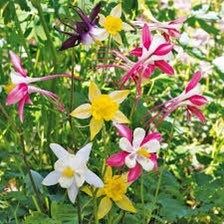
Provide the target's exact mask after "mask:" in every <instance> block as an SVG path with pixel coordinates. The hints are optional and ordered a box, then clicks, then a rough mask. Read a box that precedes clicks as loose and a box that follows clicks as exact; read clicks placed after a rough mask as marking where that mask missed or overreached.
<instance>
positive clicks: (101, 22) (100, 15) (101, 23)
mask: <svg viewBox="0 0 224 224" xmlns="http://www.w3.org/2000/svg"><path fill="white" fill-rule="evenodd" d="M105 19H106V17H105V16H104V15H103V14H99V24H100V26H104V23H105Z"/></svg>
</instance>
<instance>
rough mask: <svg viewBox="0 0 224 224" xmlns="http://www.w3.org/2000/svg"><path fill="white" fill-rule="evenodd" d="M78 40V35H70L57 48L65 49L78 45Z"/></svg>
mask: <svg viewBox="0 0 224 224" xmlns="http://www.w3.org/2000/svg"><path fill="white" fill-rule="evenodd" d="M80 42H81V39H80V37H79V36H78V35H74V36H71V37H69V38H68V39H67V40H65V41H64V42H63V43H62V45H61V47H60V49H59V50H60V51H63V50H66V49H68V48H71V47H75V46H77V45H79V44H80Z"/></svg>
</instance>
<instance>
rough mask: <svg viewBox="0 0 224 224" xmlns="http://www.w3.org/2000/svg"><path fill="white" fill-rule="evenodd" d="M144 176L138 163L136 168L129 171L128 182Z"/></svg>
mask: <svg viewBox="0 0 224 224" xmlns="http://www.w3.org/2000/svg"><path fill="white" fill-rule="evenodd" d="M141 174H142V167H141V166H140V165H139V164H138V163H137V164H136V166H135V167H134V168H132V169H130V170H129V171H128V182H133V181H135V180H137V179H138V178H139V177H140V176H141Z"/></svg>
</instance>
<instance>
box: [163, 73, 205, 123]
mask: <svg viewBox="0 0 224 224" xmlns="http://www.w3.org/2000/svg"><path fill="white" fill-rule="evenodd" d="M201 77H202V73H201V72H196V73H195V74H194V75H193V77H192V79H191V80H190V82H189V83H188V84H187V87H186V88H185V90H184V91H183V92H182V93H181V94H180V95H179V96H178V97H175V98H173V99H171V100H169V101H168V102H166V103H165V104H164V105H163V106H164V108H165V114H164V116H163V118H165V117H166V116H168V115H169V114H170V113H172V112H173V111H175V110H176V109H177V108H179V107H185V108H186V110H187V115H188V118H190V117H191V116H192V115H194V116H196V117H197V118H198V119H199V120H200V121H201V122H205V116H204V115H203V113H202V112H201V107H202V106H203V105H205V104H206V103H207V99H206V97H204V96H203V95H201V93H200V84H199V81H200V79H201Z"/></svg>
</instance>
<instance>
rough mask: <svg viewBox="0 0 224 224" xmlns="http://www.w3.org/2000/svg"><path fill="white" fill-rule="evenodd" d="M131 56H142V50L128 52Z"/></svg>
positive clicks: (135, 49) (137, 48)
mask: <svg viewBox="0 0 224 224" xmlns="http://www.w3.org/2000/svg"><path fill="white" fill-rule="evenodd" d="M130 54H131V55H134V56H136V57H141V56H142V48H141V47H136V48H134V49H133V50H131V51H130Z"/></svg>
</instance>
